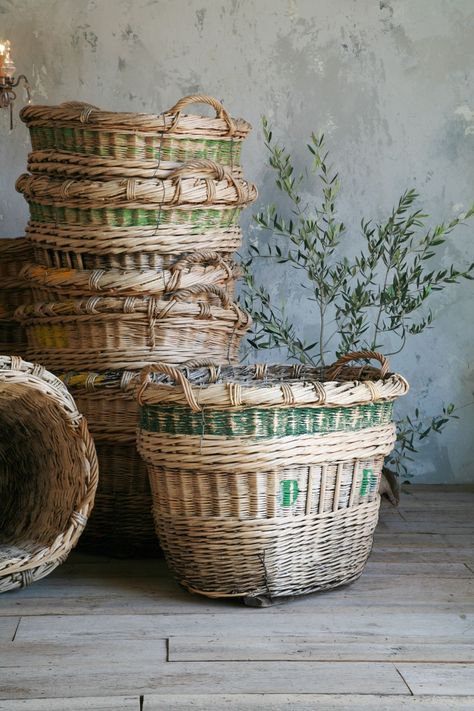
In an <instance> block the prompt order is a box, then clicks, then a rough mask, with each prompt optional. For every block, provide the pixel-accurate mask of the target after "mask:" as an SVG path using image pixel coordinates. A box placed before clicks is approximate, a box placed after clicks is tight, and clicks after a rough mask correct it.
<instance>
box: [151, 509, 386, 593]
mask: <svg viewBox="0 0 474 711" xmlns="http://www.w3.org/2000/svg"><path fill="white" fill-rule="evenodd" d="M379 505H380V497H377V499H376V500H375V501H373V502H371V503H368V504H361V505H360V506H354V507H352V508H348V509H342V510H340V511H336V512H331V513H327V514H316V515H314V514H313V515H310V516H300V517H297V518H293V519H288V518H284V519H282V518H274V519H262V520H253V521H238V520H231V521H229V520H228V519H227V520H226V519H218V518H214V519H203V518H198V517H195V518H191V517H190V518H184V517H183V518H174V517H172V516H165V515H158V514H157V512H155V517H156V527H157V533H158V536H159V538H160V541H161V545H162V548H163V550H164V552H165V556H166V559H167V562H168V565H169V566H170V568H171V569H172V570H173V572H174V574H175V576H176V578H177V579H178V581H179V582H180V583H181V584H182V585H183V586H184V587H186V588H187V589H188V590H190V591H192V592H196V593H199V594H201V595H206V596H208V597H248V596H257V595H265V596H267V597H268V598H275V597H287V596H293V595H305V594H307V593H311V592H317V591H322V590H329V589H331V588H334V587H338V586H339V585H345V584H347V583H349V582H352V581H353V580H355V579H356V578H357V577H358V576H359V575H360V574H361V573H362V571H363V569H364V566H365V563H366V561H367V558H368V556H369V554H370V551H371V548H372V542H373V533H374V529H375V526H376V524H377V519H378V511H379Z"/></svg>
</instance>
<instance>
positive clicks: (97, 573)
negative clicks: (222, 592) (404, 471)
mask: <svg viewBox="0 0 474 711" xmlns="http://www.w3.org/2000/svg"><path fill="white" fill-rule="evenodd" d="M408 489H409V491H407V492H405V493H403V494H402V500H401V505H400V508H399V509H393V508H389V507H387V506H384V508H383V510H382V513H381V523H380V525H379V527H378V529H377V533H376V538H375V545H374V550H373V552H372V555H371V557H370V560H369V562H368V565H367V568H366V571H365V573H364V575H363V576H362V577H361V578H360V579H359V580H358V581H356V582H355V583H354V584H353V585H350V586H347V587H345V588H341V589H339V590H334V591H331V592H327V593H324V594H319V595H311V596H308V597H305V598H301V599H296V600H293V601H290V602H286V603H282V604H278V605H275V606H273V607H270V608H265V609H250V608H245V607H244V606H243V605H242V604H241V603H240V602H239V601H236V600H232V601H228V600H209V599H206V598H202V597H199V596H196V595H194V596H193V595H189V594H188V593H187V592H185V591H184V590H182V589H181V588H180V587H179V586H178V585H177V584H176V583H175V582H174V581H173V578H172V576H171V575H170V573H169V571H168V569H167V568H166V565H165V564H164V562H163V561H162V560H153V559H152V560H143V561H141V560H132V561H128V560H125V561H124V560H114V559H112V558H109V557H107V558H105V557H101V556H91V555H88V554H85V553H82V552H80V553H73V554H72V555H71V556H70V558H69V560H68V561H67V562H66V563H65V564H64V565H63V566H61V567H59V568H58V569H57V570H56V571H55V572H54V573H53V574H51V575H50V576H49V577H47V578H45V579H43V580H42V581H39V582H38V583H36V584H35V585H33V586H31V587H30V588H26V589H24V590H19V591H14V592H11V593H6V594H4V595H1V596H0V711H92V710H94V711H131V710H132V709H134V710H135V711H140V705H141V704H142V706H143V711H162V710H163V711H178V709H179V710H181V709H182V710H183V711H186V710H187V709H194V710H195V711H211V709H219V711H221V710H223V709H225V710H226V711H257V710H258V711H262V710H265V711H266V710H268V711H283V709H285V711H286V709H293V708H295V709H296V708H297V709H298V711H309V710H310V709H311V711H315V710H316V709H317V711H324V710H325V709H326V710H327V711H332V710H333V709H334V710H335V709H344V710H345V709H349V708H350V709H351V711H365V710H367V711H384V710H386V711H395V710H397V711H398V709H402V710H403V709H420V710H425V709H426V710H428V709H429V710H430V711H445V710H446V711H449V710H450V709H459V710H462V711H464V710H465V709H470V711H472V709H474V525H473V516H472V512H473V511H474V490H472V489H470V490H469V491H458V490H456V489H453V488H452V487H451V488H450V487H448V488H445V487H442V488H439V489H436V488H433V487H422V488H419V487H408Z"/></svg>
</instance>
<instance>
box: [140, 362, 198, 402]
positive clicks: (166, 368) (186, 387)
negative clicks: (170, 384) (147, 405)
mask: <svg viewBox="0 0 474 711" xmlns="http://www.w3.org/2000/svg"><path fill="white" fill-rule="evenodd" d="M152 373H163V374H164V375H168V377H170V378H173V380H174V381H175V382H176V383H177V384H179V385H181V388H182V390H183V393H184V397H185V399H186V402H187V403H188V405H189V407H190V408H191V410H192V411H193V412H201V407H200V405H198V403H197V401H196V398H195V397H194V392H193V388H192V385H191V383H190V382H189V380H188V379H187V377H186V375H185V374H184V373H183V372H181V370H179V369H178V368H176V366H174V365H169V364H168V363H154V364H153V365H147V366H145V368H143V370H142V371H141V373H140V383H139V386H138V390H137V394H136V397H137V400H138V402H139V404H140V405H142V404H143V395H144V393H145V390H146V389H147V387H148V385H149V384H150V382H151V378H150V376H151V374H152Z"/></svg>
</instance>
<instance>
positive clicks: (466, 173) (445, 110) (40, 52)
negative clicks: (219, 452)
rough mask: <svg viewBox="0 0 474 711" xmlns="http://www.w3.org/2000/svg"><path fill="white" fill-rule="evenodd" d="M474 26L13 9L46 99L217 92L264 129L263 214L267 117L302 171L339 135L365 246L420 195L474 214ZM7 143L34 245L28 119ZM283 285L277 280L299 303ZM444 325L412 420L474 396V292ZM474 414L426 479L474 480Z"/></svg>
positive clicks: (11, 1) (384, 0) (170, 7)
mask: <svg viewBox="0 0 474 711" xmlns="http://www.w3.org/2000/svg"><path fill="white" fill-rule="evenodd" d="M473 26H474V3H473V2H472V0H380V2H379V0H0V36H4V37H8V38H9V39H11V41H12V44H13V50H14V57H15V59H16V62H17V66H18V69H19V70H20V71H24V72H25V73H27V74H28V76H29V77H30V78H31V82H32V86H33V91H34V101H35V102H36V103H59V102H61V101H64V100H67V99H83V100H87V101H90V102H92V103H97V104H99V105H101V106H103V107H107V108H110V109H123V110H136V111H140V110H144V111H162V110H163V109H165V108H167V107H169V106H170V105H172V104H173V103H174V102H175V100H176V99H178V98H179V97H181V96H182V95H185V94H188V93H191V92H195V91H206V92H208V93H211V94H214V95H216V96H217V97H220V98H222V99H223V100H224V101H225V103H226V105H227V107H228V108H229V109H230V110H231V112H232V113H233V114H234V115H242V116H244V117H245V118H247V119H248V120H250V121H251V122H252V123H253V124H254V126H255V131H254V133H253V134H252V136H251V138H250V139H249V140H248V142H247V145H246V148H245V152H244V160H245V165H246V172H247V174H248V176H249V177H251V178H252V179H253V180H255V182H257V184H258V185H259V187H260V190H261V194H262V204H263V201H264V198H268V197H269V196H271V195H272V187H271V186H272V180H271V176H270V174H269V172H268V171H267V169H266V167H265V152H264V148H263V145H262V137H261V131H260V129H259V121H260V116H261V114H263V113H265V114H266V115H267V116H268V117H269V119H270V121H271V122H272V124H273V125H274V128H275V133H277V134H278V135H279V136H281V137H284V139H285V141H286V142H287V144H288V146H289V147H290V148H291V149H292V150H294V151H295V154H296V156H297V160H298V161H299V160H302V158H303V153H304V145H305V142H306V137H307V136H308V135H309V133H310V132H311V131H312V130H314V129H315V130H324V131H325V132H326V135H327V137H328V147H329V148H330V149H331V152H332V157H333V160H334V162H335V163H336V164H337V165H338V167H339V168H340V171H341V174H342V179H343V193H342V199H341V211H342V214H343V216H344V218H345V220H346V222H347V224H348V225H349V226H350V227H351V229H352V230H353V232H354V235H356V233H357V225H358V223H359V220H360V217H361V216H362V215H364V216H373V217H375V218H377V217H381V216H383V214H385V213H386V212H387V211H388V210H389V209H390V208H391V206H392V205H393V204H394V202H395V201H396V199H397V198H398V196H399V195H400V193H401V192H402V191H403V190H404V189H405V188H406V187H408V186H414V187H416V188H417V189H418V190H419V191H420V192H421V194H422V196H423V199H424V206H425V207H426V209H427V211H428V213H429V214H431V215H432V216H433V219H442V218H443V217H447V218H450V217H451V216H452V215H454V214H457V213H458V212H460V211H461V212H462V211H463V210H464V209H466V207H467V205H468V204H470V202H472V199H473V194H474V190H473V186H474V161H473V141H474V97H473V78H474V76H473V75H474V43H473V41H472V36H473ZM0 137H1V140H0V165H1V172H0V191H1V192H0V195H1V204H0V234H2V235H14V234H20V233H21V232H22V230H23V228H24V225H25V222H26V219H27V210H26V207H25V204H24V203H23V201H22V199H21V198H20V196H18V195H16V193H15V190H14V181H15V178H16V176H17V175H18V174H19V173H20V172H22V171H23V170H24V166H25V160H26V154H27V151H28V135H27V131H26V129H25V128H24V126H23V125H22V124H20V122H18V121H17V123H16V126H15V130H14V132H13V133H11V134H10V133H9V130H8V123H7V117H6V115H3V116H0ZM248 223H249V216H247V218H246V220H244V226H247V225H248ZM247 232H248V233H251V232H252V231H251V229H248V230H247ZM472 233H473V227H472V226H470V227H467V228H463V229H461V230H460V231H459V232H458V233H457V235H456V237H455V238H454V239H453V242H452V244H451V245H450V247H449V249H448V250H446V254H445V256H444V257H443V260H442V262H443V263H445V264H448V263H449V262H450V260H453V259H457V260H460V261H463V260H465V261H473V259H474V256H473V255H474V246H473V244H472ZM251 236H252V237H255V234H253V235H252V234H251ZM354 238H355V237H354ZM277 270H278V271H277ZM280 274H281V272H280V271H279V269H278V268H277V267H275V270H274V271H272V272H268V271H267V272H265V274H264V276H265V278H266V279H271V280H272V282H275V283H276V284H277V286H276V288H275V289H276V290H275V294H276V295H278V294H279V295H282V294H283V295H286V294H287V293H288V290H287V289H286V288H285V287H286V285H287V283H288V282H287V280H286V278H283V279H281V280H280V276H279V275H280ZM279 280H280V281H279ZM291 299H293V301H292V300H291ZM297 306H298V303H297V300H295V298H294V297H290V308H291V307H293V308H295V307H297ZM304 308H305V310H304V313H302V312H303V308H302V307H300V308H299V310H298V314H299V317H300V318H301V323H302V328H303V329H304V330H305V331H306V334H307V335H308V336H309V335H310V333H311V323H312V314H311V311H310V309H309V307H307V306H305V307H304ZM436 313H437V322H436V326H435V328H434V329H433V330H432V331H431V332H429V333H427V334H425V335H423V336H422V337H420V338H419V339H418V340H417V339H414V340H413V341H412V342H411V344H410V346H409V348H408V349H407V350H406V351H405V353H404V354H403V356H398V357H397V358H396V359H395V361H394V366H395V367H396V368H397V369H399V370H400V371H402V372H403V373H404V374H406V376H407V377H408V378H409V379H410V381H411V383H412V394H411V395H410V398H409V399H408V398H407V401H406V402H405V403H404V404H403V406H402V410H403V408H408V407H415V406H416V404H417V403H418V404H419V406H420V407H421V409H422V411H423V412H425V413H426V414H434V413H435V412H438V411H439V409H440V406H441V403H442V402H443V401H451V400H452V401H454V402H456V403H458V404H463V403H467V402H470V401H471V400H472V399H473V396H472V390H473V375H472V373H473V371H472V361H473V356H474V333H473V329H472V288H471V285H470V284H469V283H465V284H463V285H462V287H460V288H454V289H452V290H450V291H449V292H446V293H445V294H443V295H441V296H440V298H439V299H438V301H437V302H436ZM473 410H474V408H466V409H465V410H464V411H463V417H462V420H461V421H460V422H459V424H455V425H451V426H450V429H449V431H447V432H446V434H445V435H443V436H442V437H438V436H436V435H434V436H433V437H432V438H431V439H430V440H429V442H428V443H427V446H426V447H424V449H423V451H422V453H421V457H420V458H419V459H418V461H417V463H416V465H414V467H413V473H415V474H416V475H417V480H418V481H432V482H460V481H469V480H471V481H472V480H473V479H474V463H473V454H474V449H473V442H474V437H473Z"/></svg>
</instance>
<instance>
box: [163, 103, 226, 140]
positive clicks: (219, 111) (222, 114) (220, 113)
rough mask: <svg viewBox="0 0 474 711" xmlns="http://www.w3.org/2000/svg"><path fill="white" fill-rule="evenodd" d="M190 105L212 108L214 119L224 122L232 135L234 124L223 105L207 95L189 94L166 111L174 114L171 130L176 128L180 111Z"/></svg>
mask: <svg viewBox="0 0 474 711" xmlns="http://www.w3.org/2000/svg"><path fill="white" fill-rule="evenodd" d="M191 104H209V106H212V108H213V109H214V110H215V112H216V117H217V118H220V119H223V120H224V121H225V122H226V124H227V127H228V129H229V136H233V135H234V133H235V124H234V122H233V120H232V118H231V117H230V115H229V114H228V113H227V111H226V109H225V108H224V106H223V104H222V103H221V102H220V101H219V100H218V99H214V98H213V97H212V96H208V95H207V94H191V95H190V96H183V98H182V99H180V100H179V101H178V102H177V103H176V104H175V105H174V106H172V107H171V108H170V109H168V111H165V113H166V114H175V119H174V121H173V124H172V128H174V127H175V126H176V124H177V122H178V120H179V116H180V114H181V111H182V110H183V109H185V108H186V107H187V106H190V105H191Z"/></svg>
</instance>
